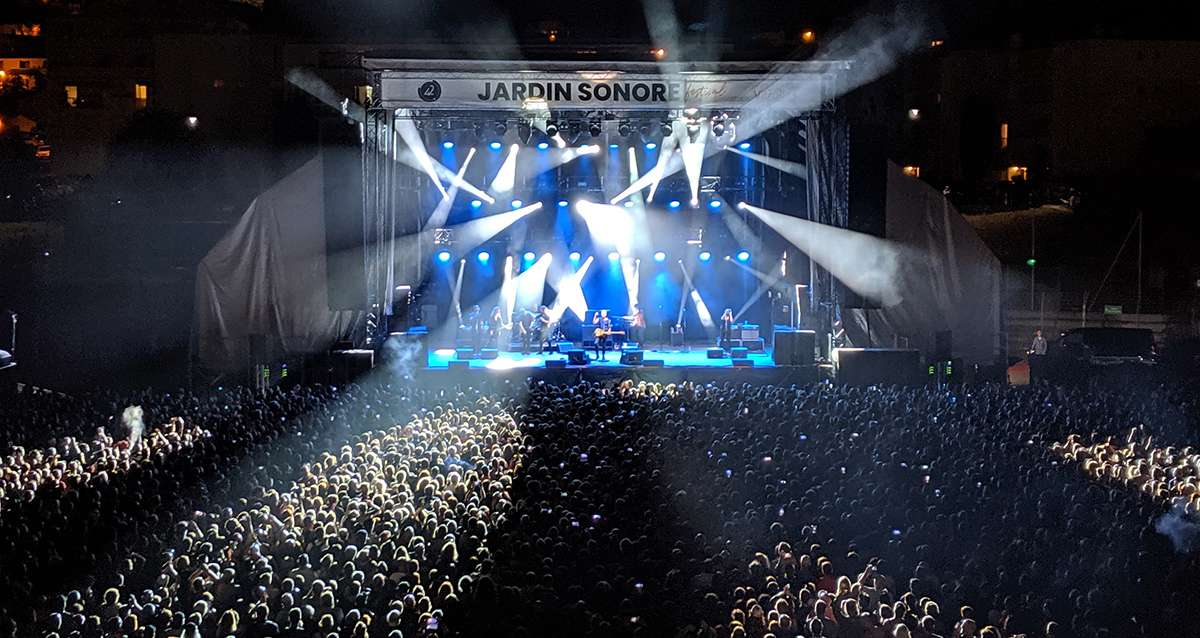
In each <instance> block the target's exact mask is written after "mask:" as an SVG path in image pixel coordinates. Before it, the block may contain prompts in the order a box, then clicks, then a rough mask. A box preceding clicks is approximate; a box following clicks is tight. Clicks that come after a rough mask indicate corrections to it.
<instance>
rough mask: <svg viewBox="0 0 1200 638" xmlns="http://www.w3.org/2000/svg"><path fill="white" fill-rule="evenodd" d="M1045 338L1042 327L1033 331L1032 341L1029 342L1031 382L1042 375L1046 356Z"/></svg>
mask: <svg viewBox="0 0 1200 638" xmlns="http://www.w3.org/2000/svg"><path fill="white" fill-rule="evenodd" d="M1046 345H1047V344H1046V338H1045V337H1043V336H1042V329H1041V328H1038V329H1037V330H1034V331H1033V343H1031V344H1029V352H1028V354H1029V381H1030V382H1033V381H1035V380H1037V379H1038V377H1040V376H1042V365H1043V364H1044V363H1045V357H1046Z"/></svg>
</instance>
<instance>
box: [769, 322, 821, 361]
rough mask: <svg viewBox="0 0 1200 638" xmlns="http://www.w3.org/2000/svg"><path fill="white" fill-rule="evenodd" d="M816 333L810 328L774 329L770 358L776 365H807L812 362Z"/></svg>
mask: <svg viewBox="0 0 1200 638" xmlns="http://www.w3.org/2000/svg"><path fill="white" fill-rule="evenodd" d="M816 347H817V333H815V332H813V331H812V330H776V331H775V346H774V348H773V349H772V352H771V358H772V360H773V361H774V362H775V365H777V366H807V365H812V363H813V350H815V349H816Z"/></svg>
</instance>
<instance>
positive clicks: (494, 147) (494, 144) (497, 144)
mask: <svg viewBox="0 0 1200 638" xmlns="http://www.w3.org/2000/svg"><path fill="white" fill-rule="evenodd" d="M488 148H490V149H492V150H493V151H499V150H500V149H502V148H504V145H503V144H501V143H500V142H489V143H488Z"/></svg>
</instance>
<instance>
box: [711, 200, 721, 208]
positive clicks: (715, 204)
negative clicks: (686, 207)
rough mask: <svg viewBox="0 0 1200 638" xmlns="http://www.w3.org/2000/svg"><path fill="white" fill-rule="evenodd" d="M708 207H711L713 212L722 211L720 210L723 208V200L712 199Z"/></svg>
mask: <svg viewBox="0 0 1200 638" xmlns="http://www.w3.org/2000/svg"><path fill="white" fill-rule="evenodd" d="M708 207H709V208H710V209H712V210H720V208H721V200H719V199H710V200H708Z"/></svg>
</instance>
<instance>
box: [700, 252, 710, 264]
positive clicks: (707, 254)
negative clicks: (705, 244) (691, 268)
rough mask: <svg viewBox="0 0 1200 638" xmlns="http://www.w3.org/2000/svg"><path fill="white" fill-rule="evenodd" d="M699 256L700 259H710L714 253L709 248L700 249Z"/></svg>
mask: <svg viewBox="0 0 1200 638" xmlns="http://www.w3.org/2000/svg"><path fill="white" fill-rule="evenodd" d="M699 257H700V261H709V260H710V259H712V253H710V252H708V251H707V250H702V251H700V255H699Z"/></svg>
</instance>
